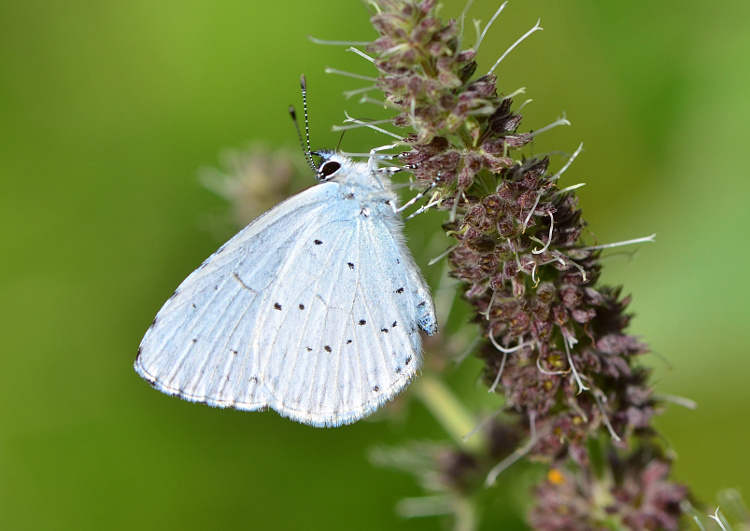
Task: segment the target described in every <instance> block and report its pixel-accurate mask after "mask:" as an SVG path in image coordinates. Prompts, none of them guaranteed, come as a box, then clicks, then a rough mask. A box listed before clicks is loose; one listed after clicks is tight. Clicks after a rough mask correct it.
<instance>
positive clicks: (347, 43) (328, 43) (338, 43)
mask: <svg viewBox="0 0 750 531" xmlns="http://www.w3.org/2000/svg"><path fill="white" fill-rule="evenodd" d="M307 38H308V39H310V40H311V41H312V42H314V43H315V44H325V45H326V46H369V45H371V44H372V42H365V41H328V40H324V39H318V38H317V37H313V36H312V35H308V36H307Z"/></svg>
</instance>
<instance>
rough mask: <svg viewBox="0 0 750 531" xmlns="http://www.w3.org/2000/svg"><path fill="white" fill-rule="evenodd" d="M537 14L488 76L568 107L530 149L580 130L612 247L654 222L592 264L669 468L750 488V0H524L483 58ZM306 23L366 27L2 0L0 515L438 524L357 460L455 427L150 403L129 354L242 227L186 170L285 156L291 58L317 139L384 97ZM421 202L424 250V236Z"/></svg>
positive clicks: (345, 5)
mask: <svg viewBox="0 0 750 531" xmlns="http://www.w3.org/2000/svg"><path fill="white" fill-rule="evenodd" d="M497 5H498V4H497V3H495V2H490V1H487V0H477V1H476V2H475V4H474V6H473V7H472V8H471V11H470V13H469V15H470V17H475V18H481V19H482V20H484V21H487V20H488V19H489V18H490V16H491V15H492V13H493V12H494V10H495V8H496V7H497ZM462 8H463V3H462V2H457V1H450V2H446V5H445V8H444V10H443V14H444V15H445V16H457V15H458V14H459V13H460V11H461V9H462ZM539 17H541V19H542V26H543V27H544V28H545V29H544V31H543V32H540V33H536V34H535V35H534V36H533V37H532V38H531V39H529V40H527V41H526V42H524V43H523V44H522V45H521V46H520V47H519V48H518V49H517V50H516V51H514V52H513V53H512V54H511V55H510V56H509V57H508V58H507V59H506V60H505V61H504V62H503V63H502V65H501V67H500V68H499V70H498V73H499V78H500V80H499V86H500V88H501V90H503V91H504V92H512V91H514V90H516V89H517V88H519V87H526V96H525V97H528V98H533V99H534V102H533V103H531V104H530V105H528V106H527V107H526V108H525V109H524V116H525V118H524V122H523V129H524V130H528V129H538V128H540V127H542V126H544V125H546V124H547V123H549V122H552V121H553V120H554V119H555V118H556V117H558V116H561V115H562V112H565V113H566V115H567V117H568V118H569V119H570V120H571V122H572V123H573V126H572V127H567V128H557V129H554V130H552V131H550V132H549V133H546V134H543V135H541V136H540V137H538V138H537V140H536V141H535V144H534V150H535V151H537V152H546V151H553V150H562V151H567V152H572V151H573V150H574V149H575V148H576V146H577V145H578V143H579V142H581V141H583V142H584V145H585V150H586V151H585V152H584V153H583V154H582V155H581V156H580V157H579V158H578V160H577V161H576V163H575V164H574V166H573V167H572V168H571V169H570V170H569V171H568V173H566V174H565V176H564V179H563V183H564V184H568V185H570V184H575V183H577V182H585V183H587V186H586V187H585V188H583V189H582V190H581V192H580V196H581V206H582V207H583V209H584V213H585V215H586V217H587V218H588V220H589V222H590V228H591V230H592V231H593V232H594V233H596V235H597V237H598V239H599V241H600V242H613V241H619V240H625V239H629V238H633V237H637V236H643V235H647V234H650V233H652V232H657V233H658V236H657V243H656V244H655V245H654V244H650V245H644V246H641V247H640V252H639V254H638V256H637V259H635V260H628V259H619V260H617V259H613V260H612V261H610V262H608V263H607V267H606V272H605V275H604V280H605V281H607V282H609V283H617V284H620V283H622V284H624V285H625V292H626V293H631V294H632V295H633V297H634V299H633V303H632V306H631V308H632V310H633V311H634V312H635V313H636V314H637V318H636V319H635V320H634V322H633V326H632V330H633V332H634V333H636V334H639V335H642V336H643V338H644V340H646V341H647V342H649V343H650V344H651V346H652V348H653V350H654V351H655V352H657V353H658V354H659V355H660V356H661V357H663V358H665V359H666V360H668V365H666V364H665V363H664V362H663V361H661V360H660V359H658V358H657V357H655V356H651V357H649V358H650V359H649V360H647V363H649V364H650V365H653V366H654V367H655V368H656V382H657V388H658V390H659V392H660V393H664V394H674V395H680V396H686V397H689V398H692V399H694V400H696V401H697V402H698V404H699V408H698V409H697V410H695V411H689V410H687V409H683V408H680V407H676V406H673V407H670V409H669V411H668V412H667V414H666V415H664V416H663V417H661V418H660V419H659V420H658V426H659V428H660V429H661V430H662V432H663V434H664V436H665V438H666V439H667V440H668V441H669V443H670V444H671V445H672V447H673V448H674V450H675V451H676V453H677V454H678V461H677V464H676V477H677V478H678V479H680V480H682V481H684V482H686V483H688V484H689V485H690V486H691V487H692V489H694V491H695V492H696V493H697V495H698V496H699V497H700V498H702V499H703V500H705V501H707V502H709V503H714V496H715V493H716V491H717V490H718V489H721V488H723V487H739V488H740V489H742V490H743V493H744V494H745V496H746V497H747V496H750V457H748V437H749V435H750V423H749V422H748V420H749V419H750V385H748V383H747V381H748V368H749V367H750V363H748V344H749V343H750V341H749V340H750V333H749V332H748V329H749V328H750V326H749V325H750V319H749V318H748V306H750V305H749V304H748V298H749V297H750V280H749V279H750V275H748V270H749V268H750V266H749V265H748V264H750V256H749V255H750V251H749V250H748V249H749V248H750V247H749V246H748V236H747V231H748V229H749V228H750V207H749V206H748V200H747V198H748V195H749V194H750V178H749V177H748V174H747V173H748V172H747V170H746V162H745V161H746V158H747V150H748V141H749V140H750V134H748V125H749V124H750V98H749V97H748V87H750V79H749V78H750V69H749V68H748V66H747V65H748V58H749V57H750V32H748V31H747V30H748V22H749V21H750V3H748V2H747V1H745V0H736V1H733V0H722V1H717V2H702V1H697V0H683V1H680V2H653V1H648V2H647V1H645V0H636V1H632V2H627V3H625V2H592V1H585V0H557V1H549V0H548V1H544V0H524V1H520V0H517V1H516V2H512V3H511V4H510V5H509V6H508V8H507V9H506V11H505V13H503V15H502V16H501V18H500V19H499V20H498V22H497V23H496V25H495V26H494V27H493V28H492V29H491V30H490V32H489V34H488V36H487V37H486V39H485V41H484V43H483V44H482V48H481V50H480V53H479V57H478V59H479V61H480V70H486V69H488V68H489V66H490V65H491V64H492V63H493V62H494V60H495V59H496V58H497V57H498V56H499V55H500V54H501V53H502V52H503V51H504V50H505V49H506V48H507V46H509V45H510V44H511V43H512V42H513V41H514V40H515V39H516V38H517V37H518V36H520V35H521V34H523V33H524V32H525V31H526V30H527V29H528V28H530V27H531V26H532V25H533V24H534V22H535V21H536V19H537V18H539ZM469 31H470V32H471V31H472V30H471V29H470V30H469ZM310 34H312V35H315V36H317V37H323V38H328V39H347V40H368V39H371V38H372V36H373V31H372V29H371V28H370V27H369V25H368V13H367V10H366V8H365V7H364V5H363V4H361V3H360V2H357V1H353V0H329V1H327V2H310V1H301V0H287V1H285V2H251V1H249V0H243V1H239V0H234V1H229V0H227V1H219V2H209V1H206V0H195V1H186V2H178V1H175V0H171V1H145V0H142V1H131V0H124V1H121V2H92V1H88V2H86V1H83V0H75V1H69V2H64V3H63V2H51V1H49V0H46V1H37V2H25V1H19V0H16V1H4V0H0V177H1V178H2V187H1V188H0V216H2V218H1V219H0V227H1V229H0V230H2V237H0V249H1V250H0V256H1V257H2V260H1V262H2V266H0V271H2V274H1V275H0V345H1V348H2V369H1V370H0V382H1V384H0V404H1V405H0V528H2V529H100V528H102V527H105V528H110V529H154V528H158V527H163V528H168V529H171V528H180V529H199V528H228V529H229V528H246V529H248V528H251V529H291V528H298V529H330V528H343V529H352V528H357V529H385V528H388V529H433V528H435V527H436V525H437V522H436V521H435V520H430V519H428V520H417V521H405V520H401V519H399V518H398V517H397V516H396V515H395V514H394V510H393V507H394V505H395V503H396V502H397V501H398V500H399V499H401V498H403V497H406V496H415V495H418V494H419V493H420V491H419V489H418V487H417V486H416V485H415V484H414V482H413V481H412V479H411V478H409V477H408V476H405V475H401V474H399V473H396V472H392V471H389V470H383V469H379V468H375V467H373V466H371V465H370V464H369V463H368V461H367V458H366V454H367V451H368V449H369V448H370V447H371V446H373V445H375V444H381V443H383V444H395V443H398V442H400V441H403V440H407V439H416V438H435V439H441V438H445V435H444V434H443V432H442V431H441V429H440V427H439V426H438V425H437V424H436V422H435V420H434V419H433V418H432V417H430V415H429V414H428V413H427V411H426V409H424V408H423V407H422V406H421V405H420V404H418V403H416V402H415V401H411V402H410V403H409V406H408V411H407V412H406V414H405V416H403V417H402V418H401V420H396V421H385V422H361V423H358V424H356V425H353V426H350V427H346V428H341V429H336V430H316V429H312V428H308V427H305V426H301V425H298V424H295V423H293V422H289V421H287V420H284V419H281V418H280V417H278V416H277V415H275V414H274V413H262V414H260V413H258V414H248V413H238V412H233V411H220V410H215V409H211V408H207V407H203V406H199V405H194V404H189V403H187V402H183V401H180V400H177V399H173V398H168V397H165V396H162V395H160V394H159V393H156V392H155V391H152V390H151V389H149V387H148V386H147V385H146V384H145V383H144V382H142V381H141V380H140V378H138V377H137V376H136V374H135V373H134V372H133V371H132V368H131V366H132V361H133V358H134V355H135V351H136V349H137V346H138V343H139V341H140V339H141V336H142V334H143V333H144V331H145V330H146V328H147V327H148V325H149V323H150V322H151V320H152V318H153V316H154V314H155V313H156V311H157V310H158V309H159V307H160V305H161V303H162V302H163V301H164V300H165V299H166V298H167V297H168V296H169V295H170V294H171V293H172V291H173V289H174V288H175V287H176V285H177V284H178V283H179V282H180V281H181V280H182V279H183V278H184V277H185V276H186V275H187V274H188V273H189V272H190V271H191V270H192V269H193V268H195V267H196V266H197V265H198V264H199V263H200V262H201V261H202V260H203V259H204V258H205V257H206V256H207V255H208V254H210V253H211V252H212V251H213V250H214V249H215V248H216V247H218V245H219V244H220V243H221V238H223V237H226V236H228V234H222V235H221V236H218V237H217V235H216V231H212V230H211V229H210V223H209V222H207V221H206V218H207V216H208V217H210V216H209V214H211V215H213V214H219V213H221V212H222V211H223V209H224V208H225V205H224V204H223V202H222V200H220V199H218V198H217V197H215V196H214V195H212V194H211V193H210V192H208V191H206V190H205V189H204V188H202V187H201V186H200V184H199V183H198V179H197V175H198V170H199V168H201V167H204V166H216V165H217V161H218V156H219V155H218V154H219V153H220V152H221V151H222V150H224V149H225V148H228V147H236V146H242V145H245V144H246V143H247V142H248V141H251V140H262V141H264V142H266V143H267V144H268V145H270V146H282V145H286V146H290V147H292V148H295V146H296V139H295V135H294V132H293V129H292V127H291V125H290V123H289V119H288V117H287V116H286V107H287V105H289V104H290V103H297V102H299V99H300V98H299V92H298V78H299V75H300V74H301V73H303V72H304V73H306V74H307V76H308V81H309V84H310V99H311V111H310V115H311V116H310V121H311V125H312V133H313V143H314V144H315V145H316V146H335V145H336V144H337V142H338V134H337V133H332V132H330V129H329V126H330V125H332V124H335V123H340V122H341V120H342V119H343V116H344V115H343V113H344V111H345V110H346V111H348V112H349V113H350V114H353V115H356V116H362V117H369V116H371V115H373V113H374V112H376V111H373V109H372V107H368V106H361V105H359V104H358V103H357V102H356V101H355V100H346V99H344V98H343V96H342V95H341V93H342V91H344V90H347V89H352V88H356V87H358V86H362V83H361V82H358V81H356V80H351V79H347V78H342V77H339V76H333V75H326V74H324V73H323V69H324V67H325V66H334V67H337V68H341V69H344V70H349V71H354V72H358V73H361V74H366V75H368V74H369V75H372V74H373V70H372V69H371V68H370V66H369V65H368V64H366V63H365V62H364V61H363V60H361V59H359V58H357V57H356V56H354V54H350V53H347V52H345V51H344V50H343V48H338V47H329V46H319V45H315V44H312V43H311V42H310V41H309V40H308V39H307V38H306V36H307V35H310ZM468 35H472V33H468ZM467 40H468V42H469V43H471V42H473V37H469V38H468V39H467ZM522 99H524V98H518V100H517V101H522ZM345 143H346V145H345V147H346V149H347V150H350V151H356V150H361V149H366V148H369V147H371V146H372V145H375V144H376V143H383V141H382V137H377V136H375V137H372V136H370V137H367V136H366V135H359V136H358V135H351V136H348V137H347V138H346V139H345ZM561 160H563V159H561V158H558V159H557V160H556V162H555V164H557V167H559V164H560V161H561ZM310 183H312V178H311V181H310ZM429 216H430V215H428V216H425V219H426V220H427V221H424V220H422V221H418V222H417V223H414V224H413V225H412V226H411V227H410V228H409V230H410V231H411V234H412V240H418V239H420V238H421V237H423V235H422V234H420V231H424V234H428V233H431V232H434V230H435V227H437V226H438V223H439V220H440V218H439V215H436V214H431V216H433V217H429ZM434 216H437V217H434ZM415 251H416V252H417V253H416V254H417V255H418V256H417V258H418V261H419V262H420V263H421V264H425V263H426V261H427V260H428V259H429V258H430V256H428V254H427V253H426V252H424V253H422V252H419V246H418V245H415ZM425 273H426V275H427V276H428V278H429V279H430V280H431V281H432V282H434V281H435V280H436V279H437V278H438V277H439V271H438V272H437V273H435V271H432V270H429V269H427V268H425ZM428 355H429V353H428ZM477 372H478V364H477V362H476V361H473V360H469V361H468V362H467V363H466V364H465V365H464V366H463V367H462V369H461V371H459V373H458V374H457V375H454V376H453V377H452V383H453V385H454V386H455V387H456V388H457V389H458V392H459V394H460V395H461V396H464V397H465V399H466V400H467V401H473V402H475V403H476V402H477V401H479V400H480V399H479V398H477V397H480V396H481V399H483V400H485V402H486V403H487V408H491V406H492V405H493V404H494V403H496V402H492V400H491V399H486V398H485V397H484V396H483V394H482V391H481V388H479V387H477V386H475V385H474V379H475V377H476V374H477ZM407 393H408V392H407ZM501 481H502V478H501ZM515 497H516V498H522V497H523V496H522V493H521V495H519V494H518V493H516V495H515ZM498 498H501V501H500V502H498V503H499V504H502V503H504V502H503V500H508V499H510V498H512V496H510V495H508V494H507V493H503V491H502V487H500V490H499V491H498ZM511 502H512V503H511ZM509 503H510V504H511V505H513V504H514V503H516V500H515V499H512V500H510V502H509ZM498 515H500V516H498ZM503 518H504V517H503V516H502V511H500V510H498V511H497V514H496V515H495V516H494V520H493V521H494V522H495V523H502V522H504V523H505V525H506V528H513V527H517V526H518V520H517V519H514V518H516V517H512V516H511V517H507V518H508V519H506V520H503Z"/></svg>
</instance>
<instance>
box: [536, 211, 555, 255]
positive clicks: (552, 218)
mask: <svg viewBox="0 0 750 531" xmlns="http://www.w3.org/2000/svg"><path fill="white" fill-rule="evenodd" d="M547 214H549V220H550V221H549V234H548V235H547V243H546V244H545V243H544V242H543V241H541V240H539V239H537V238H534V237H533V236H532V237H531V239H532V240H534V241H535V242H537V243H541V244H542V245H544V247H542V248H541V249H539V250H537V248H536V247H534V248H533V249H532V250H531V253H532V254H542V253H544V252H546V251H547V249H549V245H550V243H552V230H553V229H554V228H555V216H553V215H552V212H547Z"/></svg>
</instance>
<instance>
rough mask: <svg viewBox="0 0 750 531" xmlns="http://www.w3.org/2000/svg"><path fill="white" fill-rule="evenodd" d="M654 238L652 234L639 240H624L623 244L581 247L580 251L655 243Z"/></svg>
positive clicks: (654, 235) (654, 234)
mask: <svg viewBox="0 0 750 531" xmlns="http://www.w3.org/2000/svg"><path fill="white" fill-rule="evenodd" d="M654 238H656V233H653V234H652V235H651V236H644V237H641V238H635V239H634V240H626V241H624V242H615V243H605V244H603V245H593V246H591V247H581V250H582V251H594V250H596V249H611V248H612V247H621V246H623V245H631V244H634V243H647V242H651V243H655V240H654Z"/></svg>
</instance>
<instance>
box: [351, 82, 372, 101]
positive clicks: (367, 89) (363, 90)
mask: <svg viewBox="0 0 750 531" xmlns="http://www.w3.org/2000/svg"><path fill="white" fill-rule="evenodd" d="M371 90H375V85H370V86H369V87H362V88H358V89H354V90H347V91H345V92H344V97H345V98H346V99H349V98H351V97H352V96H356V95H357V94H363V93H366V92H369V91H371Z"/></svg>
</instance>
